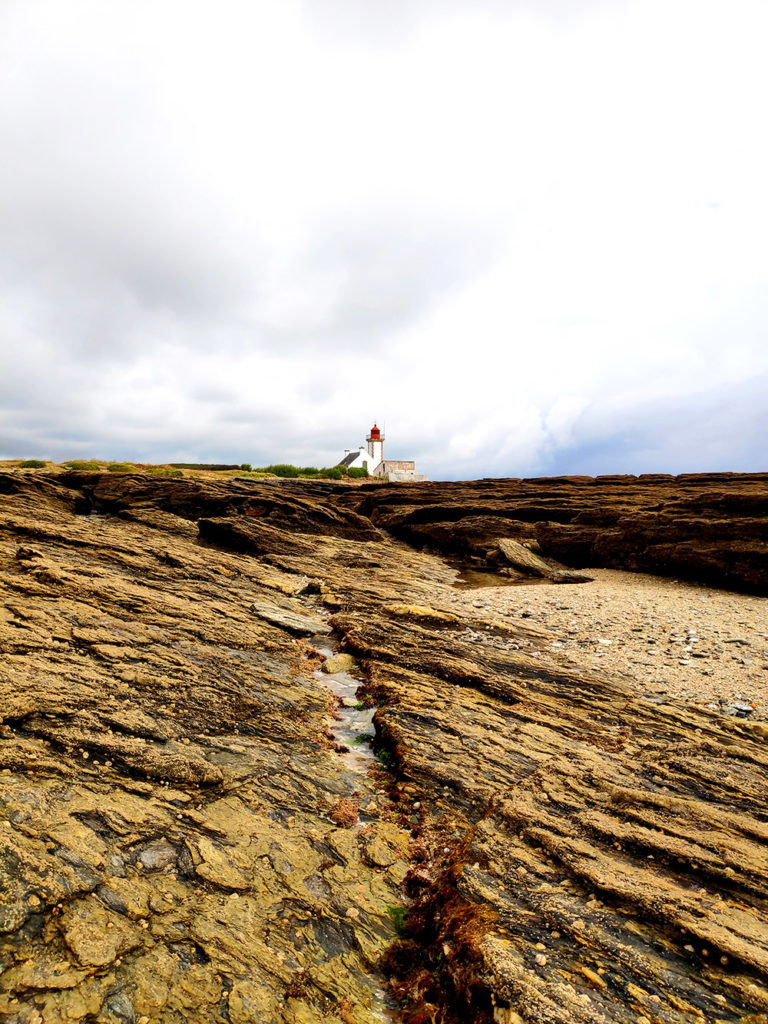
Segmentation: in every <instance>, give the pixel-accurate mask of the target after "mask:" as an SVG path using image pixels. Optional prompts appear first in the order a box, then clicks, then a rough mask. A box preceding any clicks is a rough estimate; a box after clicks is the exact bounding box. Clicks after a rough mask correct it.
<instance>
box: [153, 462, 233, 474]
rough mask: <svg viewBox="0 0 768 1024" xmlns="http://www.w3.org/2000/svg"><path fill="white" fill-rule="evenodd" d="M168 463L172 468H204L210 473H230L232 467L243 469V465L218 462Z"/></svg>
mask: <svg viewBox="0 0 768 1024" xmlns="http://www.w3.org/2000/svg"><path fill="white" fill-rule="evenodd" d="M168 465H169V466H170V467H171V469H204V470H206V471H207V472H208V473H228V472H229V471H230V470H232V469H242V466H235V465H234V464H232V465H224V464H223V463H218V462H169V463H168Z"/></svg>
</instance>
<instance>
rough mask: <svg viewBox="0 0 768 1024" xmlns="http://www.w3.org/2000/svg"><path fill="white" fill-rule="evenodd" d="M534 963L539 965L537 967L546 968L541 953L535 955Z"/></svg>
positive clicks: (545, 959)
mask: <svg viewBox="0 0 768 1024" xmlns="http://www.w3.org/2000/svg"><path fill="white" fill-rule="evenodd" d="M536 963H537V964H538V965H539V967H545V966H546V963H547V958H546V957H545V956H544V954H543V953H537V955H536Z"/></svg>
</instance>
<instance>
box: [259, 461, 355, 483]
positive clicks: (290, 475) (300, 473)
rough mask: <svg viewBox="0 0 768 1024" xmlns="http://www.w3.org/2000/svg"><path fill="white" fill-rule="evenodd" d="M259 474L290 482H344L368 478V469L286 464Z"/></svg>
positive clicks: (269, 468)
mask: <svg viewBox="0 0 768 1024" xmlns="http://www.w3.org/2000/svg"><path fill="white" fill-rule="evenodd" d="M259 472H260V473H271V474H272V476H279V477H284V478H285V479H289V480H296V479H298V478H301V479H303V480H343V479H344V477H345V476H349V477H350V478H352V479H355V478H358V477H364V476H368V470H367V469H350V470H346V469H345V468H344V467H343V466H326V467H325V468H324V469H318V468H317V467H316V466H292V465H291V464H290V463H286V462H278V463H276V464H275V465H273V466H265V467H264V468H263V469H260V470H259Z"/></svg>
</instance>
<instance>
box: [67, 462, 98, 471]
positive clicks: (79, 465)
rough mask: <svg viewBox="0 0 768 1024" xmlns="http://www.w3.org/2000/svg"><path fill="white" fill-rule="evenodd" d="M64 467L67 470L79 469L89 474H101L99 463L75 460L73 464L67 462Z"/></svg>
mask: <svg viewBox="0 0 768 1024" xmlns="http://www.w3.org/2000/svg"><path fill="white" fill-rule="evenodd" d="M63 465H64V468H65V469H79V470H84V471H85V472H87V473H100V472H101V463H99V462H81V461H80V460H79V459H75V460H74V461H73V462H65V463H63Z"/></svg>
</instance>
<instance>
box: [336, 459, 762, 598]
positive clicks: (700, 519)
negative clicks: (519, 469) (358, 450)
mask: <svg viewBox="0 0 768 1024" xmlns="http://www.w3.org/2000/svg"><path fill="white" fill-rule="evenodd" d="M766 480H767V477H766V474H764V473H752V474H747V473H713V474H685V475H682V476H676V477H673V476H663V475H648V476H640V477H632V476H611V477H607V476H606V477H596V478H592V477H556V478H552V479H541V480H479V481H470V482H466V483H446V484H437V485H435V484H422V485H416V486H413V487H409V488H399V489H398V488H392V487H379V488H376V487H373V486H371V485H369V486H368V487H367V488H364V489H363V490H364V492H365V493H364V496H362V497H361V496H357V495H353V494H350V495H348V496H347V497H346V499H345V504H347V505H349V507H352V508H356V509H357V510H358V511H360V512H362V513H363V514H365V515H369V516H370V517H371V519H372V521H373V522H374V523H375V524H376V525H378V526H380V527H382V528H384V529H386V530H388V531H389V532H391V533H392V534H394V535H395V536H397V537H401V538H403V539H404V540H407V541H408V542H409V543H412V544H416V545H418V546H420V547H424V546H426V547H429V548H431V549H434V550H437V551H441V552H443V553H458V554H461V555H465V556H466V555H470V556H472V557H474V558H475V559H476V560H478V561H486V560H487V558H488V555H489V554H490V555H491V560H493V558H494V557H495V555H496V550H497V547H498V539H499V538H500V537H511V538H514V539H517V540H523V541H528V542H531V541H535V542H536V543H537V544H538V546H539V548H540V550H541V551H542V552H543V553H544V554H545V555H547V556H549V557H550V558H552V559H556V560H558V561H561V562H563V563H565V564H566V565H568V566H571V567H572V568H580V567H585V566H593V567H594V566H610V567H614V568H621V569H634V570H638V571H642V572H650V573H656V574H658V575H666V576H680V577H683V578H688V579H696V580H701V581H703V582H707V583H711V584H713V585H715V586H723V587H731V588H736V589H744V590H750V591H753V592H756V593H762V594H764V593H766V592H768V532H767V530H766V522H768V485H767V484H766Z"/></svg>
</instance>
